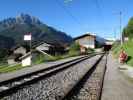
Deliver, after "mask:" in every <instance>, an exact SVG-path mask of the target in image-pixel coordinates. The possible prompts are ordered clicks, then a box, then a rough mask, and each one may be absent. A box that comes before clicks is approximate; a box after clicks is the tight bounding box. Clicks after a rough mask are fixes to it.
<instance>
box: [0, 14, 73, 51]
mask: <svg viewBox="0 0 133 100" xmlns="http://www.w3.org/2000/svg"><path fill="white" fill-rule="evenodd" d="M29 32H31V33H32V42H34V41H40V42H42V41H44V42H48V43H52V44H61V45H64V44H69V43H71V42H72V38H71V37H70V36H68V35H67V34H66V33H64V32H61V31H58V30H56V29H54V28H53V27H50V26H48V25H46V24H44V23H42V22H41V21H40V20H39V19H38V18H36V17H34V16H30V15H28V14H20V15H19V16H17V17H16V18H7V19H5V20H3V21H0V39H2V41H5V40H6V39H7V38H8V39H9V40H8V41H12V42H11V43H9V42H8V43H6V42H3V45H7V47H9V45H10V47H12V46H14V45H16V44H24V43H25V42H24V40H23V36H24V34H26V33H29ZM13 41H14V43H13ZM1 43H2V42H1ZM0 48H1V46H0Z"/></svg>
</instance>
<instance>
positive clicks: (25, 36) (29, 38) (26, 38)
mask: <svg viewBox="0 0 133 100" xmlns="http://www.w3.org/2000/svg"><path fill="white" fill-rule="evenodd" d="M31 38H32V36H31V33H30V32H29V33H27V34H25V35H24V41H29V46H30V62H31V66H32V61H31V58H32V54H31V52H32V51H31Z"/></svg>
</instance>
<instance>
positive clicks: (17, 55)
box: [8, 54, 22, 59]
mask: <svg viewBox="0 0 133 100" xmlns="http://www.w3.org/2000/svg"><path fill="white" fill-rule="evenodd" d="M21 56H22V55H21V54H12V55H10V56H9V57H8V59H15V58H17V57H21Z"/></svg>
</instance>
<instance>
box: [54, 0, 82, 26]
mask: <svg viewBox="0 0 133 100" xmlns="http://www.w3.org/2000/svg"><path fill="white" fill-rule="evenodd" d="M55 1H56V2H57V4H58V5H59V6H60V7H61V8H62V9H63V10H64V11H65V12H66V13H67V14H68V15H69V16H70V17H71V18H72V19H73V20H74V21H75V22H76V23H77V24H78V25H79V26H81V25H82V24H81V22H80V21H79V20H78V19H77V18H76V17H75V16H74V15H73V14H72V13H71V12H70V11H69V10H68V9H66V7H65V6H64V5H63V4H62V3H61V2H60V1H59V0H55Z"/></svg>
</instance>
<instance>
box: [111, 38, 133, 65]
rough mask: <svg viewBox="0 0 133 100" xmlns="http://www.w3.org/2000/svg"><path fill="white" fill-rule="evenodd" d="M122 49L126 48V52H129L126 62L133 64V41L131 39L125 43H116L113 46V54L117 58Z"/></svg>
mask: <svg viewBox="0 0 133 100" xmlns="http://www.w3.org/2000/svg"><path fill="white" fill-rule="evenodd" d="M122 49H124V50H125V52H126V53H127V54H128V60H127V62H126V63H127V64H128V65H130V66H133V41H132V40H129V41H128V42H125V43H124V44H123V45H120V44H119V43H115V44H114V45H113V48H112V51H113V55H114V57H115V58H118V57H119V54H120V51H121V50H122Z"/></svg>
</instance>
